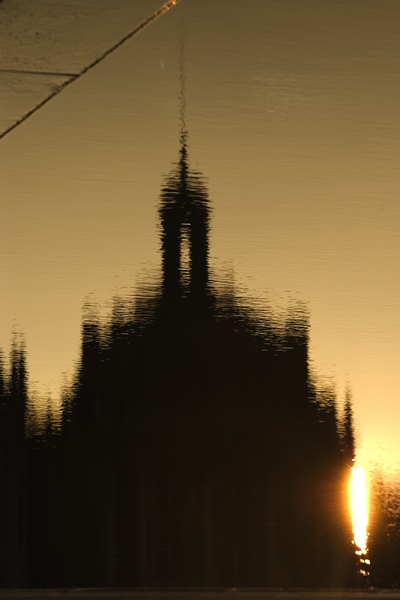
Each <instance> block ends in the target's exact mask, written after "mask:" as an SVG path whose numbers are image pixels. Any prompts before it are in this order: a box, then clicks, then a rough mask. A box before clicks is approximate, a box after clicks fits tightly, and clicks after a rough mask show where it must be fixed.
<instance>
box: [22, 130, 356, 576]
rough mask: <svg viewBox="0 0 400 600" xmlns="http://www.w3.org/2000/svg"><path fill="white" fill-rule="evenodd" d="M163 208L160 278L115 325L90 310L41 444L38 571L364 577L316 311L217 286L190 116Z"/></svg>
mask: <svg viewBox="0 0 400 600" xmlns="http://www.w3.org/2000/svg"><path fill="white" fill-rule="evenodd" d="M183 121H184V120H183ZM160 220H161V251H162V277H161V284H160V286H159V288H158V289H157V290H156V292H155V293H154V294H153V295H152V297H150V296H149V295H147V296H146V293H145V292H143V293H142V294H141V298H140V301H139V299H138V298H137V299H136V300H135V302H134V303H133V304H132V305H129V303H125V304H124V302H123V301H122V300H121V302H120V303H119V304H118V303H116V308H115V311H114V313H113V315H112V316H111V318H110V321H109V323H107V324H104V323H100V322H99V320H98V318H97V317H96V316H95V314H90V311H89V313H88V318H86V319H85V320H84V323H83V339H82V355H81V362H80V365H79V369H78V374H77V379H76V384H75V386H74V387H73V389H71V390H70V392H69V396H68V399H66V402H65V410H64V419H63V428H62V432H61V435H60V437H59V438H57V439H55V438H54V437H53V436H52V435H51V431H48V432H47V434H46V435H47V437H46V442H45V443H44V444H42V445H39V446H36V447H35V445H33V444H32V445H31V446H29V449H28V451H27V453H26V464H27V477H26V482H27V483H26V501H25V499H24V501H21V502H20V505H21V506H23V505H24V506H26V507H27V508H26V521H24V531H26V532H27V533H26V544H25V545H24V548H26V568H25V570H24V572H25V573H27V574H28V575H27V577H26V579H25V580H24V582H23V583H25V581H27V582H28V585H30V586H39V587H45V586H52V587H74V586H94V587H101V586H115V587H123V586H129V587H135V586H140V587H142V586H143V587H151V586H170V587H171V586H174V587H217V586H221V587H239V586H245V587H263V586H279V587H283V586H285V587H295V586H297V587H298V586H308V587H310V586H319V587H332V586H343V585H346V584H348V583H349V582H351V581H352V579H351V577H352V573H353V571H352V569H353V566H354V564H353V561H352V557H353V553H352V549H351V543H350V542H351V528H350V524H349V523H348V522H347V521H346V518H345V516H344V515H345V514H346V513H345V511H346V507H345V506H344V502H342V500H343V498H342V496H341V485H342V483H343V479H344V477H345V476H346V474H347V472H348V464H347V463H348V461H347V463H346V460H345V458H344V453H343V452H342V446H341V440H340V438H339V434H338V427H337V425H338V423H337V419H336V414H335V406H334V400H332V401H331V402H330V403H325V405H322V404H321V403H320V404H318V402H317V399H316V394H315V390H314V388H313V386H312V384H311V382H310V379H309V374H308V360H307V353H308V324H307V318H306V316H305V315H304V314H300V315H299V314H297V315H296V314H292V315H290V318H289V319H288V320H287V323H286V328H285V329H283V330H282V329H281V330H279V331H278V330H277V329H276V328H274V326H273V324H272V321H271V322H269V321H267V320H266V319H262V318H259V317H258V316H257V315H256V316H254V311H251V310H250V309H248V308H246V307H245V306H244V304H243V302H239V301H238V299H237V298H236V297H235V294H234V292H232V293H225V295H224V296H223V297H222V296H221V294H219V293H218V291H217V289H216V286H215V285H214V284H213V282H212V281H211V277H210V272H209V268H208V252H209V248H208V244H209V239H208V238H209V231H210V206H209V200H208V193H207V189H206V186H205V184H204V181H203V179H202V177H201V176H200V174H199V173H194V172H192V171H191V170H190V169H189V162H188V153H187V134H186V132H185V128H184V127H183V128H182V134H181V148H180V160H179V162H178V164H177V165H175V168H174V170H173V172H172V174H171V175H170V176H169V177H168V178H167V179H166V180H165V184H164V186H163V188H162V190H161V203H160ZM185 251H186V254H187V256H185ZM139 295H140V294H139ZM38 482H40V485H38Z"/></svg>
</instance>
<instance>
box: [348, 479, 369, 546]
mask: <svg viewBox="0 0 400 600" xmlns="http://www.w3.org/2000/svg"><path fill="white" fill-rule="evenodd" d="M350 510H351V518H352V522H353V535H354V544H355V545H356V546H357V548H358V550H357V551H356V553H357V554H360V555H362V554H366V553H367V539H368V487H367V474H366V472H365V471H364V469H361V468H360V467H353V468H352V470H351V478H350Z"/></svg>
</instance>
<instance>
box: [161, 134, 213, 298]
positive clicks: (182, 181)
mask: <svg viewBox="0 0 400 600" xmlns="http://www.w3.org/2000/svg"><path fill="white" fill-rule="evenodd" d="M160 217H161V227H162V233H161V247H162V268H163V299H164V302H166V303H170V302H176V301H177V300H178V299H179V298H181V297H182V295H183V293H185V292H186V293H189V294H190V296H191V298H192V300H195V301H196V302H201V301H203V300H204V298H205V296H206V295H207V291H208V234H209V228H210V225H209V206H208V197H207V190H206V188H205V186H204V184H203V182H202V180H201V177H200V176H199V175H198V174H196V173H193V172H191V171H190V170H189V166H188V156H187V141H186V134H185V133H182V136H181V150H180V160H179V163H178V164H177V167H176V169H175V171H174V172H173V173H172V175H171V176H170V177H169V178H168V179H167V181H166V185H165V186H164V188H163V190H162V194H161V207H160ZM184 244H187V246H188V254H189V264H188V270H189V273H188V275H189V282H190V283H189V289H188V290H184V285H183V279H184V278H183V272H182V271H183V264H182V254H183V252H182V249H183V245H184Z"/></svg>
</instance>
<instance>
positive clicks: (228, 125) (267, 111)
mask: <svg viewBox="0 0 400 600" xmlns="http://www.w3.org/2000/svg"><path fill="white" fill-rule="evenodd" d="M399 10H400V9H399V5H398V3H396V2H395V1H394V0H393V1H388V0H385V1H383V2H379V3H378V2H376V1H372V0H368V1H363V2H361V1H353V2H351V3H350V4H349V3H345V2H340V1H336V2H334V1H328V0H326V1H323V2H321V1H318V2H317V1H307V2H304V3H298V2H295V1H293V2H291V1H288V2H285V4H284V6H283V5H282V3H280V2H273V1H271V2H265V1H263V2H261V1H257V0H252V1H249V2H247V3H246V5H243V3H239V2H230V3H229V9H227V8H226V6H225V4H224V5H222V3H215V2H211V1H208V0H202V2H200V1H198V0H197V1H195V0H187V1H186V2H184V1H182V2H180V3H179V4H178V5H177V6H176V7H174V10H171V11H170V12H169V13H168V14H166V15H165V16H164V17H163V19H162V20H160V21H157V22H155V23H154V24H153V25H152V26H151V27H150V28H148V29H147V30H146V31H145V32H143V33H142V34H141V35H140V36H139V37H137V38H135V39H133V40H132V41H131V42H129V43H128V44H127V45H126V46H124V47H123V48H121V49H120V50H118V51H117V52H116V53H115V54H113V55H112V56H111V57H109V58H108V59H107V60H106V61H104V62H103V63H102V64H100V65H99V66H98V67H96V69H94V70H93V71H91V72H90V73H88V74H87V75H86V76H85V77H84V78H82V79H80V80H79V81H78V82H76V83H75V84H74V85H72V86H70V87H69V88H68V89H66V90H65V91H64V92H63V93H62V94H61V95H59V96H58V97H57V98H55V99H54V100H53V101H52V102H51V103H49V104H48V105H47V106H46V108H45V109H43V110H42V111H40V112H38V113H37V114H35V115H34V116H33V117H31V118H30V120H29V121H27V122H26V123H24V124H23V125H22V126H20V127H19V128H18V129H16V130H15V131H13V132H12V133H11V134H10V135H9V136H8V137H6V138H4V140H3V141H2V146H1V152H2V164H3V173H4V177H3V182H4V183H3V184H2V187H3V189H4V193H3V198H4V201H3V202H2V209H1V210H2V215H1V223H2V229H3V231H2V237H1V239H2V244H3V249H2V256H3V261H2V267H1V273H2V277H3V282H4V285H3V288H2V290H3V291H2V295H1V305H2V316H1V340H2V344H3V347H4V349H5V353H6V354H7V353H8V351H9V340H10V338H11V331H12V327H13V325H14V327H15V328H16V331H22V332H23V333H24V339H25V342H26V349H27V370H28V373H29V391H30V414H34V413H35V411H39V413H40V414H41V415H43V414H45V412H46V410H47V405H48V402H50V405H51V407H52V411H53V414H55V415H56V414H57V410H58V411H59V412H58V417H57V418H56V419H55V420H56V421H57V422H58V423H60V422H61V412H62V410H61V409H62V393H61V392H60V389H61V388H62V387H63V386H64V387H67V388H68V383H70V382H72V381H73V379H74V373H75V370H76V369H75V367H74V365H75V364H78V361H79V358H80V336H81V317H82V314H81V309H82V305H83V304H86V306H87V307H89V309H90V310H89V313H90V311H92V310H93V308H92V307H93V304H95V303H97V304H98V305H99V308H98V309H96V310H99V312H100V315H101V316H102V317H103V318H106V315H108V314H110V312H111V311H112V306H113V301H112V298H113V296H114V297H117V296H118V297H121V295H122V296H125V298H126V299H127V300H128V301H129V300H130V299H136V300H135V301H136V302H138V301H140V298H141V297H142V296H143V294H144V293H143V289H144V288H143V285H144V284H146V285H147V287H153V288H155V287H156V286H157V285H158V283H159V278H160V275H161V268H160V267H161V266H162V264H163V263H162V260H161V254H160V242H159V234H160V231H159V230H157V223H158V218H157V202H158V198H159V194H160V188H161V187H162V185H163V179H162V176H163V174H165V173H167V172H168V171H169V170H170V164H171V161H173V160H174V159H175V157H177V156H178V152H179V147H180V139H179V128H180V121H179V113H180V107H181V98H180V90H181V88H180V85H181V84H180V58H179V56H180V52H181V50H180V46H181V40H182V38H183V39H184V54H185V63H186V74H187V77H186V95H185V98H186V102H187V112H186V127H187V129H188V131H189V138H188V148H189V155H190V163H191V167H192V168H195V169H196V170H199V171H201V172H202V173H203V174H204V175H205V176H206V177H207V188H208V195H209V198H210V199H211V200H212V207H213V211H212V215H211V217H210V226H209V250H208V249H207V253H208V254H209V265H210V269H211V270H210V273H209V278H210V281H211V282H212V283H213V284H214V285H215V286H218V285H219V286H220V288H218V289H219V291H220V293H222V291H223V289H225V297H226V298H229V297H232V290H234V297H235V299H237V298H239V297H240V298H241V303H242V304H243V303H244V299H246V304H247V305H248V306H251V307H252V309H253V310H254V312H255V313H256V314H257V315H258V317H260V315H263V316H265V315H271V314H272V315H273V316H272V317H270V318H271V319H272V321H273V323H274V327H275V326H277V327H278V329H279V327H280V328H281V329H282V328H283V327H284V326H283V323H284V322H285V318H286V317H291V315H293V311H294V310H295V309H296V307H298V306H300V307H301V311H300V312H301V314H307V313H308V314H309V317H307V318H309V323H310V330H309V336H310V337H309V343H308V352H309V368H310V373H311V375H312V380H313V381H314V382H315V383H314V384H313V385H315V386H316V388H317V390H320V392H319V393H320V395H321V397H323V398H327V397H332V396H334V391H332V390H335V389H336V392H337V408H338V410H339V413H340V414H341V413H342V412H343V406H344V404H345V396H346V394H347V397H348V398H351V399H352V406H353V411H354V418H355V430H356V434H357V445H356V450H357V457H358V460H359V462H360V464H363V465H364V466H368V468H370V469H371V465H372V466H373V465H376V464H378V466H379V467H380V468H381V469H382V470H383V471H386V472H389V473H390V476H393V473H395V472H396V470H397V469H398V466H399V464H400V463H399V461H400V445H399V436H398V424H399V419H400V414H399V408H398V407H399V402H398V390H399V389H400V386H399V384H400V381H399V369H398V350H399V346H398V339H399V333H400V321H399V313H398V301H399V284H398V278H397V276H396V275H397V271H398V267H399V265H398V262H399V233H400V214H399V211H400V208H399V203H398V198H397V196H398V189H399V183H400V181H399V178H400V177H399V172H398V167H397V164H398V160H397V158H398V154H399V141H398V140H399V135H398V134H399V114H398V102H397V98H398V97H399V91H400V89H399V88H400V79H399V76H398V69H397V63H398V56H399V44H400V42H399V38H398V35H397V30H396V23H397V22H398V17H399ZM182 18H183V21H182ZM185 218H186V217H185ZM162 222H163V217H162V216H161V223H162ZM185 227H186V225H185ZM189 229H190V228H189ZM207 231H208V230H207ZM182 235H183V237H185V236H186V238H188V235H189V234H188V233H187V231H186V232H185V231H183V232H182ZM189 238H190V235H189ZM189 238H188V239H189ZM162 239H163V238H162V236H161V240H162ZM189 241H190V240H189ZM162 247H163V246H162V242H161V249H162ZM184 248H185V243H184V244H183V250H184ZM186 248H188V242H186ZM186 255H187V256H186V259H184V261H185V264H186V265H187V268H189V267H188V265H189V264H190V262H189V258H188V252H187V250H186ZM165 256H166V255H165V254H164V260H166V259H165ZM185 277H186V281H190V277H188V276H187V274H186V275H185V273H183V279H182V281H183V282H184V281H185ZM221 286H222V287H221ZM182 294H183V295H184V291H182V290H180V291H179V293H178V295H182ZM144 295H145V296H146V297H147V296H148V292H146V293H145V294H144ZM132 301H133V300H132ZM235 301H236V300H235ZM118 302H119V301H116V300H115V301H114V314H115V310H116V308H115V307H116V306H117V307H118ZM304 304H306V305H307V310H305V309H304ZM117 312H118V311H117ZM106 321H107V319H106ZM106 321H105V322H106ZM85 322H90V321H85ZM84 331H85V330H84ZM63 374H65V375H64V376H63ZM63 377H64V379H63ZM48 398H50V401H48Z"/></svg>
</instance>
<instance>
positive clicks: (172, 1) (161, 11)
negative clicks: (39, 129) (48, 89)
mask: <svg viewBox="0 0 400 600" xmlns="http://www.w3.org/2000/svg"><path fill="white" fill-rule="evenodd" d="M178 2H179V0H168V2H166V3H165V4H163V5H162V6H161V8H159V9H158V10H156V11H155V12H154V13H153V14H152V15H151V16H150V17H148V18H147V19H145V21H143V22H142V23H141V24H140V25H138V26H137V27H135V29H133V31H131V32H130V33H128V34H127V35H126V36H125V37H123V38H122V39H121V40H120V41H119V42H117V43H116V44H114V45H113V46H112V47H111V48H109V49H108V50H106V51H105V52H103V54H101V56H99V57H98V58H96V59H95V60H94V61H93V62H91V63H90V64H89V65H87V66H86V67H84V68H83V69H82V70H81V71H80V72H79V73H77V74H76V75H71V76H70V78H69V79H67V81H65V82H64V83H62V84H61V85H59V86H58V87H57V89H56V90H54V91H53V92H52V93H51V94H50V95H49V96H47V98H45V99H44V100H42V101H41V102H39V104H37V105H36V106H35V107H34V108H32V109H31V110H29V111H28V112H27V113H25V114H24V115H23V116H22V117H21V118H20V119H18V121H16V122H15V123H13V124H12V125H11V126H10V127H8V128H7V129H6V130H5V131H3V132H1V133H0V139H1V138H3V137H4V136H5V135H7V133H10V131H12V130H13V129H15V128H16V127H18V125H20V124H21V123H23V122H24V121H26V119H27V118H28V117H30V116H31V115H33V114H34V113H35V112H37V111H38V110H39V109H40V108H42V107H43V106H44V105H45V104H47V102H49V101H50V100H51V99H52V98H54V97H55V96H57V95H58V94H59V93H60V92H62V90H64V89H65V88H66V87H67V86H68V85H70V83H73V82H74V81H76V80H77V79H79V78H80V77H82V75H84V74H85V73H87V72H88V71H90V69H92V68H93V67H95V66H96V65H98V64H99V63H101V62H102V61H103V60H104V59H105V58H106V57H107V56H109V55H110V54H112V52H114V51H115V50H117V49H118V48H120V47H121V46H122V45H123V44H125V42H127V41H128V40H130V39H131V38H132V37H134V36H135V35H137V34H138V33H140V32H141V31H142V30H143V29H145V28H146V27H147V26H148V25H150V24H151V23H153V22H154V21H155V20H156V19H158V17H160V16H161V15H163V14H164V13H165V12H167V11H168V10H169V9H170V8H172V7H173V6H175V5H176V4H178ZM41 74H42V75H43V74H44V73H41ZM60 75H63V74H62V73H60Z"/></svg>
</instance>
